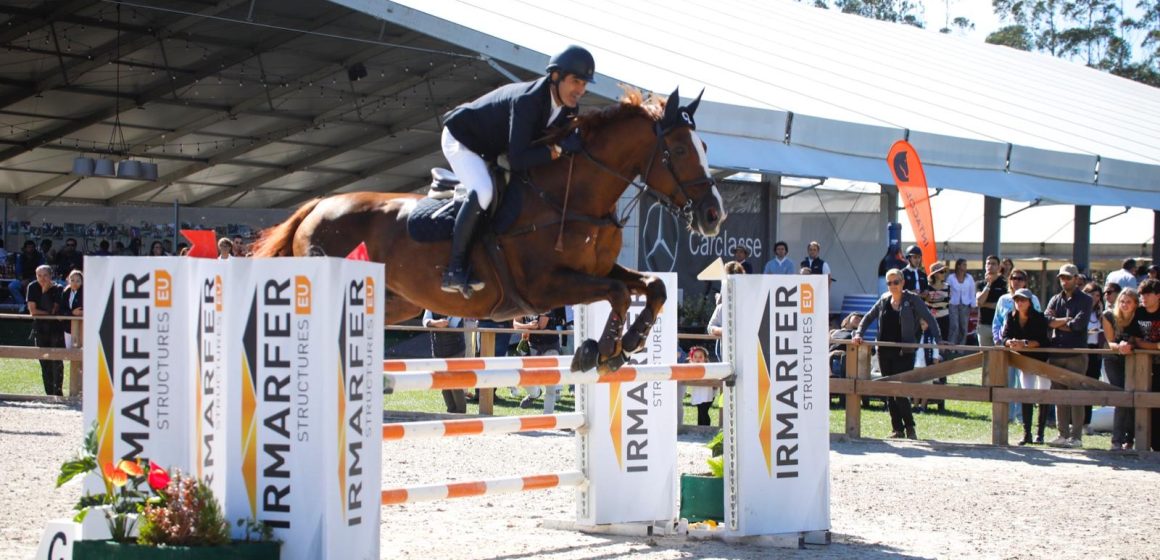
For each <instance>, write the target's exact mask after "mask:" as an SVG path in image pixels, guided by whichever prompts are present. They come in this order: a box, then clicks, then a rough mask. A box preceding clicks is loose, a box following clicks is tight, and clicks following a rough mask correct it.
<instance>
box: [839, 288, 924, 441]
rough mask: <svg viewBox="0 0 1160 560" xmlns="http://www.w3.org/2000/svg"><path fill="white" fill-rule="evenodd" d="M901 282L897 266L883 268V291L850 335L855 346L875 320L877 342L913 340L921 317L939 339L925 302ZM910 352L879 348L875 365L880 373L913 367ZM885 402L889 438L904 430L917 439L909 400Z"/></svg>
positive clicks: (901, 349) (885, 374) (899, 349)
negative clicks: (888, 416) (904, 287)
mask: <svg viewBox="0 0 1160 560" xmlns="http://www.w3.org/2000/svg"><path fill="white" fill-rule="evenodd" d="M902 282H903V280H902V272H900V271H899V270H898V269H897V268H892V269H890V270H888V271H886V289H887V292H886V293H885V294H882V297H881V298H878V301H877V302H875V303H874V307H871V308H870V311H869V312H867V313H866V317H865V318H863V319H862V324H860V325H858V332H857V333H856V334H855V335H854V345H855V346H857V345H859V344H862V337H863V336H864V335H865V334H866V330H867V329H869V328H870V325H871V324H873V323H874V322H875V321H877V322H878V341H879V342H906V343H911V344H913V343H915V342H917V341H918V337H919V336H920V335H921V334H922V326H921V321H922V320H926V324H927V326H928V327H929V328H930V331H931V334H932V335H934V339H935V340H939V339H940V338H941V336H942V333H940V332H939V330H938V321H936V320H935V318H934V316H933V315H931V314H930V309H929V308H927V306H926V302H925V301H923V300H922V298H921V297H919V295H918V294H916V293H914V292H907V291H904V290H903V289H902ZM914 352H915V349H914V348H893V347H889V348H887V347H879V348H878V366H879V368H881V369H882V375H883V376H889V375H894V374H896V373H902V372H905V371H910V370H912V369H914ZM886 402H887V406H888V407H889V409H890V426H891V427H892V428H893V429H894V432H893V433H891V434H890V437H893V438H900V437H903V434H904V433H905V436H906V438H907V439H918V434H917V433H915V430H914V413H913V412H912V411H911V410H910V399H908V398H906V397H890V398H889V399H887V401H886Z"/></svg>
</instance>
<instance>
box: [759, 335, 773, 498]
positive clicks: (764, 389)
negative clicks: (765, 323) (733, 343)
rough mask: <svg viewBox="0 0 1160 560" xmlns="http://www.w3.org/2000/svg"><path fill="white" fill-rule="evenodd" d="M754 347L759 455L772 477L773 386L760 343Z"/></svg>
mask: <svg viewBox="0 0 1160 560" xmlns="http://www.w3.org/2000/svg"><path fill="white" fill-rule="evenodd" d="M754 346H755V347H756V348H757V426H758V430H757V438H758V440H759V441H760V442H761V454H762V455H764V456H765V470H766V471H768V472H769V474H770V476H773V403H772V400H771V397H772V395H773V390H772V388H773V386H772V384H771V383H770V380H769V366H768V365H766V363H765V352H764V351H762V349H761V343H760V341H758V343H757V344H754Z"/></svg>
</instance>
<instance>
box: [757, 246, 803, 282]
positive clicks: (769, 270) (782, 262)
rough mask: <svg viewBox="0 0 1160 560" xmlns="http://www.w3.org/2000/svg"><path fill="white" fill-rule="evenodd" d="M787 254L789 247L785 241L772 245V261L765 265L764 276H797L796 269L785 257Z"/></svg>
mask: <svg viewBox="0 0 1160 560" xmlns="http://www.w3.org/2000/svg"><path fill="white" fill-rule="evenodd" d="M788 254H789V245H788V244H786V242H785V241H778V242H777V243H774V244H773V259H772V260H770V261H769V262H767V263H765V269H764V270H763V271H762V272H764V273H766V274H797V270H798V269H797V267H795V266H794V265H793V261H791V260H789V257H787V256H786V255H788Z"/></svg>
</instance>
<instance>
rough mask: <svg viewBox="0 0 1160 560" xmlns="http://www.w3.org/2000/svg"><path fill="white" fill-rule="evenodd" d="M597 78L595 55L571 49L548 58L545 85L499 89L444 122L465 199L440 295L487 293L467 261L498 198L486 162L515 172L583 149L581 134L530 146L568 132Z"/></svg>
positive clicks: (454, 111) (445, 137) (457, 110)
mask: <svg viewBox="0 0 1160 560" xmlns="http://www.w3.org/2000/svg"><path fill="white" fill-rule="evenodd" d="M595 74H596V62H595V60H594V59H593V58H592V54H591V53H589V52H588V51H587V50H586V49H584V48H582V47H578V46H575V45H573V46H569V47H568V48H566V49H564V50H563V51H561V52H560V53H559V54H557V55H556V56H553V57H552V58H551V60H550V61H549V62H548V67H547V69H546V70H545V75H544V76H543V77H542V78H540V79H538V80H535V81H532V82H519V83H514V84H507V85H504V86H501V87H499V88H497V89H495V90H494V91H492V92H490V93H488V94H486V95H484V96H483V97H480V98H479V99H476V100H475V101H472V102H470V103H465V104H463V105H460V106H458V107H456V108H455V109H452V110H451V111H449V112H448V113H447V114H446V115H445V116H444V119H443V123H444V127H443V155H444V156H446V157H447V162H448V163H450V164H451V169H452V171H454V172H455V175H456V176H458V177H459V181H460V182H461V183H462V185H463V186H464V187H465V188H466V189H467V191H468V195H467V200H466V201H465V202H464V204H463V206H462V207H460V209H459V213H458V214H456V217H455V230H454V234H453V235H452V240H451V261H450V262H449V263H448V265H447V269H446V270H445V271H444V272H443V285H442V288H443V291H445V292H460V293H462V294H463V295H464V297H468V295H469V294H470V293H471V291H474V290H481V289H483V287H484V284H483V282H482V281H480V280H478V279H474V278H471V279H469V278H468V274H467V266H466V260H467V256H468V255H469V254H470V253H471V240H472V236H473V233H474V231H475V225H476V222H478V221H479V216H480V215H481V214H482V213H483V211H484V210H485V209H486V208H487V207H488V206H490V205H491V201H492V198H493V196H492V195H493V193H492V190H493V187H492V182H491V175H490V174H489V173H488V164H487V162H494V161H496V158H498V157H499V156H500V155H501V154H507V157H508V164H509V165H510V167H511V170H512V171H514V172H521V171H526V170H528V169H530V168H532V167H536V166H538V165H543V164H546V163H549V162H551V161H552V160H555V159H556V158H559V157H560V156H561V155H568V154H574V153H577V152H580V151H581V150H583V149H584V148H583V144H582V142H581V140H580V132H579V130H574V131H573V132H572V134H570V135H568V136H566V137H565V138H564V139H563V140H561V141H560V142H559V144H556V145H551V146H549V145H544V144H533V142H534V141H535V140H536V139H538V138H541V137H543V136H544V135H545V133H546V129H549V128H555V127H558V126H562V125H566V124H567V123H569V122H570V121H571V119H572V118H573V117H575V116H576V114H577V110H578V108H579V104H580V98H581V97H583V96H584V93H585V91H586V90H587V88H588V84H590V83H593V82H595V79H594V78H595Z"/></svg>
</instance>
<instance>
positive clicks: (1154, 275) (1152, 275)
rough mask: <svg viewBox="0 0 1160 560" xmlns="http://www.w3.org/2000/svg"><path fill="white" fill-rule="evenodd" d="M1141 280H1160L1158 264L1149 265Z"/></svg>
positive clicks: (1159, 266)
mask: <svg viewBox="0 0 1160 560" xmlns="http://www.w3.org/2000/svg"><path fill="white" fill-rule="evenodd" d="M1143 280H1160V264H1153V265H1149V266H1148V272H1147V273H1146V274H1145V276H1144V278H1143V279H1142V280H1141V281H1143Z"/></svg>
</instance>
